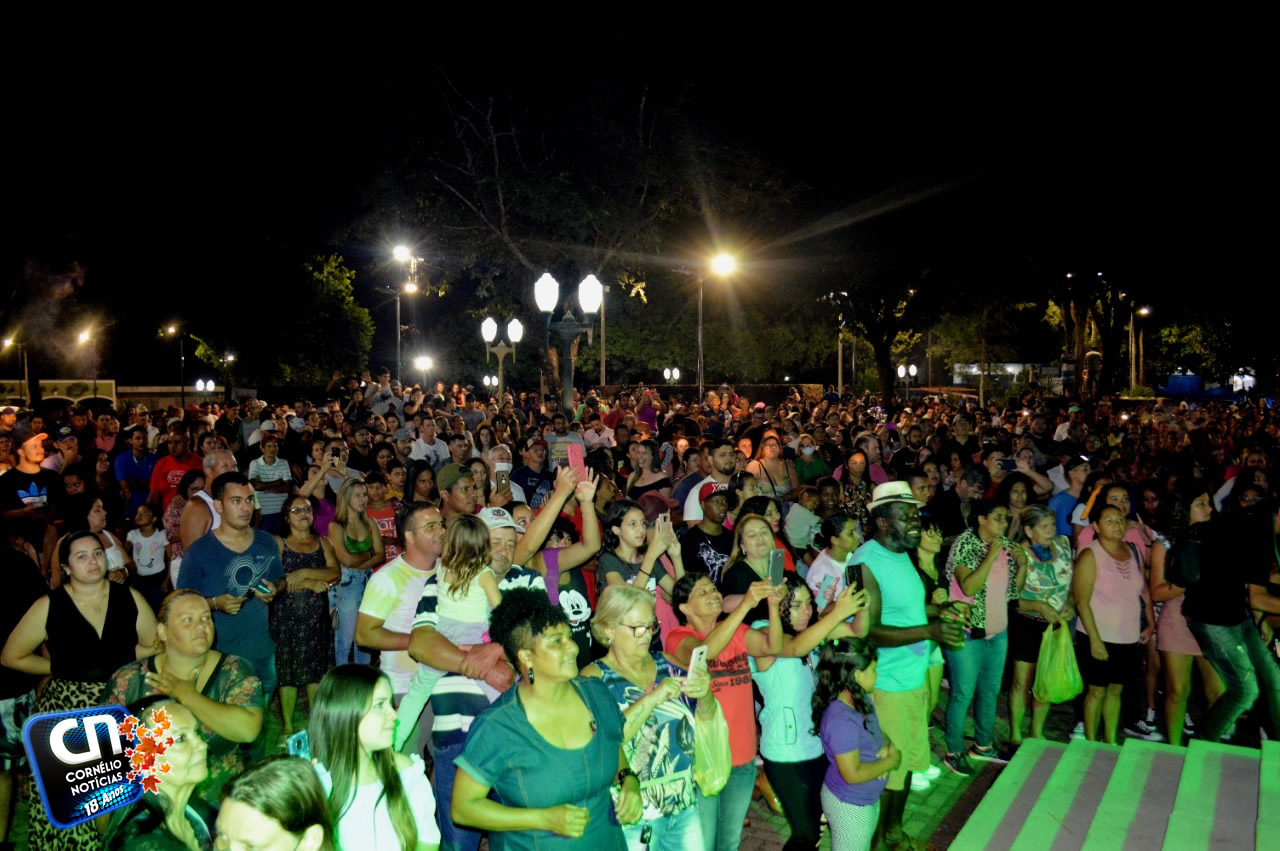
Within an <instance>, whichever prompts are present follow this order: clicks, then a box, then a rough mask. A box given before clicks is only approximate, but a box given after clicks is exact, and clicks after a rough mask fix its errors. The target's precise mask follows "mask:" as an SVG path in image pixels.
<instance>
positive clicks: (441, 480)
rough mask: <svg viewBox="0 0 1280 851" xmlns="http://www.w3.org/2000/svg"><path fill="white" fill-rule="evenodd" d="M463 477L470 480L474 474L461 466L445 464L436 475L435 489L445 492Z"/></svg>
mask: <svg viewBox="0 0 1280 851" xmlns="http://www.w3.org/2000/svg"><path fill="white" fill-rule="evenodd" d="M464 476H465V477H467V478H471V479H474V478H475V474H474V473H472V472H471V468H470V467H464V466H462V465H461V464H445V465H444V466H443V467H441V468H440V472H439V473H437V474H436V487H438V488H439V489H440V490H442V491H447V490H449V489H450V488H451V487H453V486H454V485H456V484H457V483H458V480H459V479H461V478H463V477H464Z"/></svg>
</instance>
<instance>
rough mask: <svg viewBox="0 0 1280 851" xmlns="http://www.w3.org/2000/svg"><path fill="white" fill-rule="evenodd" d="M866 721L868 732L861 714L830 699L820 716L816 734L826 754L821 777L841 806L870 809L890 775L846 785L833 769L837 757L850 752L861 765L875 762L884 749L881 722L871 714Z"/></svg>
mask: <svg viewBox="0 0 1280 851" xmlns="http://www.w3.org/2000/svg"><path fill="white" fill-rule="evenodd" d="M866 720H867V727H870V729H867V727H864V726H863V725H862V721H863V715H862V713H861V712H859V711H857V710H856V709H854V708H853V707H851V706H849V705H848V704H846V703H844V701H841V700H833V701H831V705H830V706H828V707H827V710H826V711H825V712H823V713H822V725H821V728H820V729H819V731H818V734H819V737H820V738H821V739H822V750H823V752H824V753H826V755H827V763H828V765H827V774H826V777H824V778H823V779H824V780H825V782H826V784H827V788H828V789H830V790H831V794H833V795H835V796H836V798H838V799H839V800H841V801H843V802H844V803H846V804H856V805H857V806H859V807H869V806H871V805H872V804H874V803H875V802H876V801H877V800H879V798H880V793H881V792H883V791H884V787H885V784H887V783H888V782H889V775H887V774H882V775H881V776H879V777H877V778H876V779H875V780H868V781H867V782H866V783H846V782H844V778H843V777H841V776H840V769H839V767H837V766H836V755H837V754H842V753H849V752H850V751H857V752H858V758H859V759H860V760H861V761H862V762H864V763H867V762H874V761H875V760H876V752H877V751H879V750H880V748H882V747H884V736H883V735H881V734H880V721H879V720H878V719H877V718H876V716H875V715H874V714H873V715H871V716H870V717H868V718H867V719H866Z"/></svg>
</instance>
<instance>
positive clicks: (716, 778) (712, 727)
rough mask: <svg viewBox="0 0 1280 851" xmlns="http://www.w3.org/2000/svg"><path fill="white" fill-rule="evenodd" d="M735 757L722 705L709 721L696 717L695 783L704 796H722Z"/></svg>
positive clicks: (694, 733) (717, 707)
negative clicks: (730, 747)
mask: <svg viewBox="0 0 1280 851" xmlns="http://www.w3.org/2000/svg"><path fill="white" fill-rule="evenodd" d="M731 770H733V754H732V753H730V751H729V722H728V721H726V720H725V717H724V710H723V709H721V708H720V701H718V700H717V701H716V709H715V712H714V713H713V714H712V716H711V718H710V719H709V720H705V721H704V720H703V719H702V718H699V717H698V715H697V713H694V716H693V779H694V782H696V783H697V784H698V790H699V791H700V792H702V794H703V795H707V796H711V795H719V794H720V790H721V789H723V788H724V787H725V784H726V783H728V782H729V772H730V771H731Z"/></svg>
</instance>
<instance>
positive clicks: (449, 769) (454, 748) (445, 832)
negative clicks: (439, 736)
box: [435, 742, 480, 851]
mask: <svg viewBox="0 0 1280 851" xmlns="http://www.w3.org/2000/svg"><path fill="white" fill-rule="evenodd" d="M463 746H464V743H463V742H458V743H457V744H456V745H449V746H448V747H443V748H436V789H435V792H436V813H437V814H438V816H439V821H440V851H476V849H478V848H479V847H480V831H478V830H468V829H467V828H465V827H458V826H457V825H456V824H454V823H453V813H452V811H451V810H452V807H451V804H452V802H453V778H454V775H456V774H457V773H458V767H457V766H456V765H454V764H453V761H454V760H455V759H457V758H458V757H460V756H462V749H463Z"/></svg>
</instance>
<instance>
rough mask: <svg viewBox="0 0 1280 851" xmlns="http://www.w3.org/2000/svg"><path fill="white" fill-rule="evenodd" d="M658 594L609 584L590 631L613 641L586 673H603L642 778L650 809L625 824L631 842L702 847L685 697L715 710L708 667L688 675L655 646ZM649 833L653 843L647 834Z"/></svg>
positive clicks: (702, 712)
mask: <svg viewBox="0 0 1280 851" xmlns="http://www.w3.org/2000/svg"><path fill="white" fill-rule="evenodd" d="M653 606H654V597H653V593H652V592H650V591H646V590H645V589H643V588H637V587H636V586H634V585H610V586H609V587H607V588H605V590H604V593H603V594H601V595H600V599H599V600H598V601H597V603H596V614H595V617H594V618H593V619H592V622H591V631H592V633H594V635H595V637H596V639H597V640H598V641H600V643H601V644H603V645H605V646H606V647H608V648H609V652H608V653H607V654H606V655H605V657H604V658H603V659H599V660H597V661H596V662H595V663H593V664H591V665H588V666H587V667H586V668H584V669H583V671H582V676H584V677H592V678H598V679H600V680H601V681H602V682H603V683H604V684H605V685H606V686H608V687H609V690H610V691H611V692H612V693H613V696H614V699H615V700H616V701H617V702H618V708H619V709H621V710H622V715H623V718H624V725H623V732H622V738H623V743H622V749H623V751H624V752H625V753H626V755H627V759H628V760H629V761H630V764H631V770H632V771H634V772H635V774H636V777H637V778H638V779H639V780H640V787H641V795H642V796H643V799H644V816H643V820H642V822H641V823H639V824H634V825H628V826H626V827H624V828H623V833H624V834H625V835H626V838H627V844H628V845H629V846H630V847H631V848H646V847H647V848H650V849H655V851H658V849H672V851H677V850H678V849H685V848H701V847H702V845H703V842H702V823H701V821H700V820H699V818H698V789H697V786H696V784H695V783H694V779H693V763H694V713H693V711H692V710H691V709H690V708H689V705H688V703H687V702H686V701H684V700H681V699H680V698H681V696H683V697H686V698H689V699H691V700H695V701H697V704H696V705H697V711H698V715H699V716H700V717H701V718H703V719H705V720H710V719H711V717H712V715H713V714H714V713H715V711H716V698H715V696H714V695H712V694H711V678H710V676H709V675H708V674H707V672H706V671H699V672H692V673H690V674H689V676H688V677H685V676H682V671H681V669H680V668H679V667H678V666H676V665H674V664H673V663H672V662H671V661H670V660H669V659H668V658H667V657H666V656H665V655H664V654H662V653H654V652H651V651H650V649H649V642H650V640H651V638H652V636H653V634H654V631H655V630H656V629H657V621H656V616H655V615H654V608H653ZM646 826H647V827H648V830H649V832H650V836H649V840H648V844H647V846H646V845H645V844H643V839H642V835H643V833H644V830H645V827H646Z"/></svg>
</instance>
